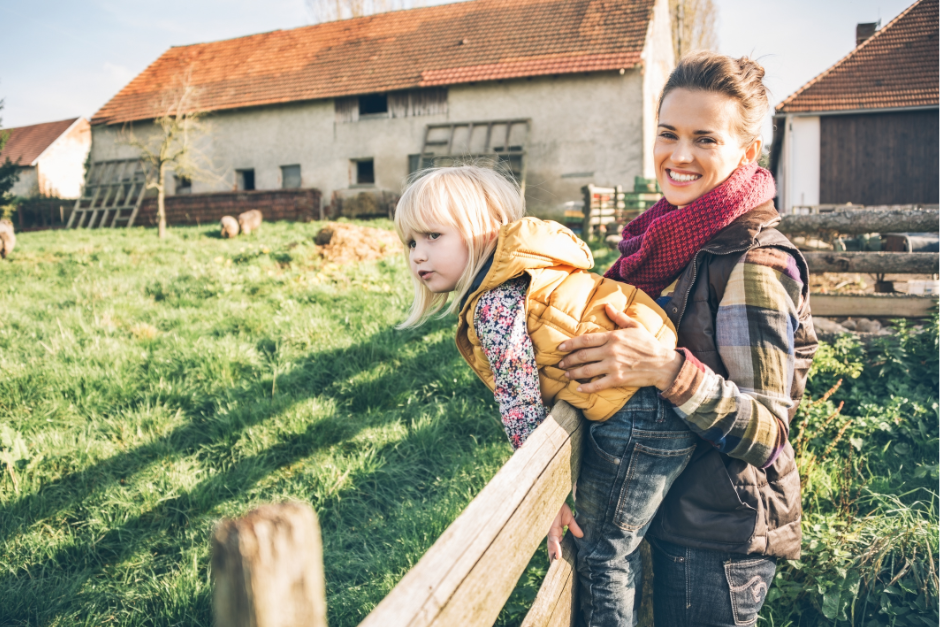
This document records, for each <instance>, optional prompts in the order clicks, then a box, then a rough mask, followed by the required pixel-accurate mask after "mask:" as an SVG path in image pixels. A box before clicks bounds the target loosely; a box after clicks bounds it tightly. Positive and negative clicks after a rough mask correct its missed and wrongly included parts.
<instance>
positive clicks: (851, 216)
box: [777, 209, 940, 235]
mask: <svg viewBox="0 0 940 627" xmlns="http://www.w3.org/2000/svg"><path fill="white" fill-rule="evenodd" d="M777 229H778V230H779V231H780V232H781V233H786V234H787V235H818V234H820V233H823V232H826V231H829V232H833V233H842V234H846V235H857V234H859V233H900V232H930V233H936V232H937V231H938V230H940V212H937V211H934V210H931V209H898V210H891V211H833V212H832V213H820V214H816V215H802V216H801V215H787V216H783V217H782V218H781V220H780V224H778V225H777Z"/></svg>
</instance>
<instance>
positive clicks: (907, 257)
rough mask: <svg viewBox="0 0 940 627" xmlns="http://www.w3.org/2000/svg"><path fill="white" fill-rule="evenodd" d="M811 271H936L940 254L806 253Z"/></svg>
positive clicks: (875, 272) (889, 272)
mask: <svg viewBox="0 0 940 627" xmlns="http://www.w3.org/2000/svg"><path fill="white" fill-rule="evenodd" d="M803 256H804V257H806V263H807V264H808V265H809V271H810V272H865V273H870V274H936V273H937V270H938V265H940V254H938V253H846V252H822V253H803Z"/></svg>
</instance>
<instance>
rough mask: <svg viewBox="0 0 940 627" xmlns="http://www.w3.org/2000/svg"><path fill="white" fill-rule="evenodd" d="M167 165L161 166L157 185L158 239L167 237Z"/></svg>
mask: <svg viewBox="0 0 940 627" xmlns="http://www.w3.org/2000/svg"><path fill="white" fill-rule="evenodd" d="M165 201H166V164H165V163H161V164H160V174H159V181H158V185H157V237H159V238H160V239H163V238H164V237H166V202H165Z"/></svg>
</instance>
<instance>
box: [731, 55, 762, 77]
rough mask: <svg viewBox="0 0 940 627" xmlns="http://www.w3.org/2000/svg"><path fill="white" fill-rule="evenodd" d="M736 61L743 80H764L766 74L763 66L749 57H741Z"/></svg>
mask: <svg viewBox="0 0 940 627" xmlns="http://www.w3.org/2000/svg"><path fill="white" fill-rule="evenodd" d="M737 61H738V67H740V68H741V74H742V78H744V79H745V80H755V79H756V80H758V81H762V80H764V74H766V71H765V70H764V66H763V65H761V64H760V63H758V62H757V61H755V60H754V59H751V58H750V57H741V58H740V59H737Z"/></svg>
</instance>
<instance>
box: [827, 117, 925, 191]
mask: <svg viewBox="0 0 940 627" xmlns="http://www.w3.org/2000/svg"><path fill="white" fill-rule="evenodd" d="M937 114H938V112H937V110H936V109H934V110H927V111H909V112H899V113H869V114H859V115H830V116H824V117H823V118H822V120H821V125H820V202H822V203H846V202H851V203H855V204H862V205H889V204H907V203H937V202H940V199H938V195H940V191H938V189H940V175H938V172H940V161H938V152H940V150H938V145H940V123H938V116H937Z"/></svg>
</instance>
